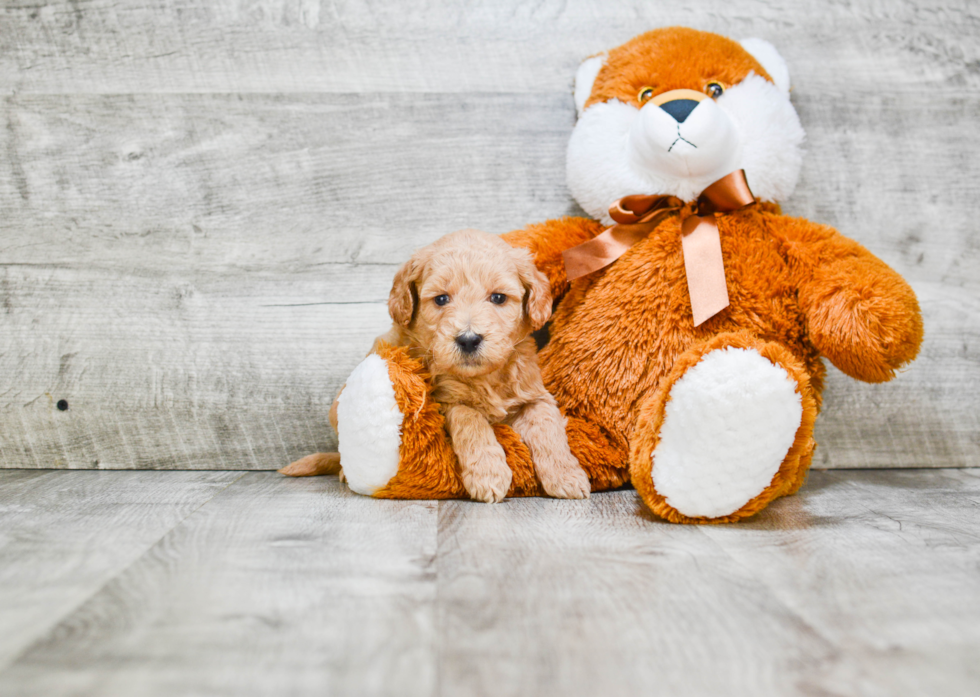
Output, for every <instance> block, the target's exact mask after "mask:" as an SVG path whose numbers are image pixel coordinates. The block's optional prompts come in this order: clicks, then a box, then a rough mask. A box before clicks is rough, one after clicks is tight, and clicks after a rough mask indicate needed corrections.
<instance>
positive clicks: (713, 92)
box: [704, 82, 725, 99]
mask: <svg viewBox="0 0 980 697" xmlns="http://www.w3.org/2000/svg"><path fill="white" fill-rule="evenodd" d="M704 93H705V94H706V95H708V96H709V97H711V98H712V99H718V97H720V96H721V95H722V94H724V93H725V87H724V85H722V84H721V83H720V82H709V83H708V84H707V85H705V86H704Z"/></svg>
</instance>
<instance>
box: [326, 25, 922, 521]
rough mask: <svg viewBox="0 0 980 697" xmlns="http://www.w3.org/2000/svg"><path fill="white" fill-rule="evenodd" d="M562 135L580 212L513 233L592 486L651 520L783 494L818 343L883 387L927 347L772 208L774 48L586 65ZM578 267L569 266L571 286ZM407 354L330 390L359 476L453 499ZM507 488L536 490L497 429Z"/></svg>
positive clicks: (807, 412)
mask: <svg viewBox="0 0 980 697" xmlns="http://www.w3.org/2000/svg"><path fill="white" fill-rule="evenodd" d="M575 102H576V106H577V108H578V112H579V118H578V121H577V123H576V126H575V129H574V131H573V133H572V137H571V141H570V143H569V146H568V160H567V177H568V186H569V189H570V190H571V192H572V195H573V196H574V197H575V199H576V200H577V201H578V202H579V204H580V205H581V206H582V208H583V209H584V210H585V211H586V212H588V213H589V214H590V215H592V216H593V217H594V219H586V218H563V219H560V220H550V221H547V222H544V223H540V224H536V225H531V226H529V227H527V228H525V229H524V230H519V231H515V232H512V233H508V234H507V235H505V236H504V237H505V239H506V240H507V241H508V242H509V243H510V244H513V245H517V246H522V247H526V248H527V249H529V250H530V251H531V253H532V254H533V256H534V260H535V263H536V265H537V267H538V269H539V270H541V271H542V272H543V273H544V274H545V275H546V276H547V277H548V279H549V281H550V283H551V290H552V293H553V295H554V298H555V301H556V303H557V305H556V308H555V312H554V315H553V318H552V322H551V325H550V342H549V343H548V344H547V345H546V346H545V347H544V348H543V349H542V350H541V351H540V353H539V360H540V364H541V369H542V373H543V377H544V381H545V385H546V386H547V388H548V389H549V391H550V392H551V393H552V394H554V396H555V398H556V400H557V402H558V405H559V407H560V409H561V411H562V413H563V414H564V415H565V417H566V418H567V421H568V423H567V429H566V430H567V434H568V441H569V445H570V447H571V449H572V452H573V453H574V454H575V456H576V457H577V458H578V459H579V461H580V463H581V465H582V467H583V468H584V469H585V470H586V472H587V473H588V475H589V477H590V480H591V483H592V490H593V491H601V490H603V489H610V488H613V487H618V486H621V485H623V484H627V483H631V484H632V485H633V486H634V487H636V489H637V491H638V492H639V494H640V495H641V496H642V498H643V500H644V501H645V502H646V504H647V505H648V506H649V507H650V508H651V509H652V510H653V511H654V512H655V513H656V514H657V515H659V516H661V517H663V518H665V519H667V520H670V521H673V522H684V523H703V522H729V521H735V520H738V519H740V518H744V517H746V516H750V515H752V514H754V513H756V512H758V511H759V510H761V509H762V508H763V507H765V506H766V505H767V504H768V503H769V502H770V501H772V500H773V499H775V498H777V497H779V496H783V495H786V494H791V493H793V492H795V491H796V490H797V489H798V488H799V487H800V485H801V484H802V483H803V480H804V478H805V475H806V472H807V469H808V468H809V466H810V462H811V460H812V458H813V451H814V447H815V443H814V440H813V437H812V436H813V424H814V420H815V419H816V416H817V412H818V411H819V409H820V399H821V398H820V394H821V390H822V388H823V379H824V367H823V364H822V363H821V360H820V357H821V355H822V356H825V357H826V358H828V359H829V360H830V361H831V362H832V363H833V364H834V365H836V366H837V367H838V368H840V369H841V370H842V371H843V372H845V373H847V374H848V375H850V376H852V377H854V378H857V379H859V380H864V381H867V382H882V381H885V380H889V379H891V378H892V377H894V375H895V371H896V370H897V369H899V368H900V367H902V366H903V365H905V364H906V363H908V362H909V361H911V360H912V359H913V358H914V357H915V355H916V353H917V352H918V349H919V345H920V343H921V340H922V320H921V316H920V313H919V307H918V303H917V301H916V298H915V295H914V293H913V292H912V290H911V288H909V286H908V285H907V284H906V283H905V282H904V281H903V279H902V278H901V277H900V276H899V275H898V274H897V273H895V272H894V271H893V270H892V269H890V268H889V267H888V266H887V265H885V264H884V263H883V262H882V261H880V260H879V259H877V258H876V257H875V256H873V255H872V254H871V253H870V252H868V251H867V250H866V249H865V248H864V247H862V246H861V245H859V244H857V243H856V242H853V241H851V240H849V239H847V238H845V237H843V236H841V235H840V234H839V233H837V232H836V231H835V230H833V229H831V228H828V227H825V226H822V225H818V224H815V223H811V222H809V221H808V220H804V219H800V218H789V217H786V216H784V215H782V214H781V212H780V209H779V206H778V204H777V203H776V202H777V201H778V200H780V199H782V198H785V197H786V196H789V195H790V193H791V192H792V190H793V188H794V186H795V185H796V180H797V177H798V174H799V169H800V164H801V159H802V151H801V145H802V142H803V139H804V132H803V129H802V127H801V126H800V123H799V120H798V117H797V115H796V111H795V109H794V108H793V106H792V104H791V103H790V100H789V73H788V71H787V69H786V65H785V63H784V62H783V60H782V58H781V57H780V56H779V54H778V53H777V52H776V50H775V49H774V48H773V47H772V46H771V45H770V44H768V43H766V42H764V41H761V40H759V39H749V40H746V41H743V42H741V43H739V42H736V41H732V40H730V39H727V38H724V37H722V36H718V35H715V34H710V33H706V32H700V31H695V30H691V29H685V28H678V27H673V28H666V29H658V30H654V31H651V32H648V33H646V34H642V35H640V36H638V37H636V38H634V39H632V40H631V41H629V42H627V43H626V44H624V45H622V46H620V47H618V48H616V49H613V50H611V51H609V52H608V54H603V55H600V56H595V57H592V58H590V59H588V60H586V61H585V62H584V63H583V64H582V66H581V67H580V68H579V70H578V74H577V76H576V81H575ZM570 279H571V280H570ZM429 390H430V386H429V384H428V383H427V381H426V375H425V372H424V370H423V369H422V367H421V365H420V364H419V363H417V362H416V361H413V360H412V359H411V358H409V356H408V355H407V354H406V353H405V351H404V350H402V349H397V348H393V347H387V346H382V347H380V349H378V350H377V352H376V353H375V354H373V355H372V356H369V357H368V359H366V360H365V361H364V363H362V364H361V365H360V366H358V367H357V368H356V369H355V370H354V372H353V374H352V375H351V377H350V379H349V380H348V382H347V385H346V388H345V390H344V392H343V394H342V396H341V398H340V402H339V413H338V417H339V419H338V424H337V425H338V432H339V436H340V452H341V458H342V460H343V466H344V472H345V474H346V478H347V481H348V483H349V485H350V486H351V488H353V489H355V490H356V491H358V492H359V493H363V494H369V495H373V496H376V497H382V498H455V497H459V498H465V497H466V492H465V490H464V489H463V486H462V483H461V481H460V478H459V475H458V473H457V471H456V464H455V458H454V455H453V452H452V447H451V445H450V444H449V442H448V441H447V437H446V433H445V429H444V426H443V419H442V416H441V414H440V413H439V409H438V406H437V405H435V404H434V403H433V402H432V400H431V398H430V395H429ZM495 431H496V434H497V437H498V440H499V441H500V443H501V444H502V445H503V447H504V449H505V452H506V455H507V460H508V464H510V466H511V467H512V469H513V471H514V478H513V484H512V487H511V491H510V492H509V495H512V496H521V495H541V494H542V492H541V490H540V487H539V485H538V483H537V481H536V480H535V478H534V474H533V472H534V470H533V468H532V466H531V462H530V457H529V453H528V451H527V448H525V447H524V445H523V444H522V443H521V442H520V439H519V438H518V437H517V436H516V434H515V433H514V432H513V431H512V430H510V429H509V428H508V427H506V426H496V427H495Z"/></svg>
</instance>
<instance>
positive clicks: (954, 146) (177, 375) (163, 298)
mask: <svg viewBox="0 0 980 697" xmlns="http://www.w3.org/2000/svg"><path fill="white" fill-rule="evenodd" d="M0 12H2V13H3V14H2V17H3V20H2V21H0V94H2V95H3V96H2V97H0V98H2V99H3V109H2V116H0V118H2V119H3V125H4V128H2V129H0V153H2V156H0V211H2V213H0V240H2V241H0V303H2V304H0V307H2V313H0V413H3V414H4V415H5V419H6V420H7V421H8V423H10V424H12V426H11V427H9V428H5V429H2V432H0V467H31V468H36V467H63V468H164V469H165V468H186V469H207V468H214V467H218V468H229V469H236V468H241V469H272V468H275V467H278V466H281V465H282V464H283V463H285V462H288V461H290V460H292V459H295V458H296V457H298V456H300V455H302V454H305V453H307V452H311V451H314V450H321V449H330V448H333V447H334V446H335V441H334V436H333V434H332V433H331V432H330V429H329V428H328V427H327V425H326V424H327V419H326V416H327V409H328V408H329V404H330V401H331V399H332V397H333V394H334V392H335V390H336V388H337V387H338V386H339V385H340V384H342V382H343V381H344V379H345V378H346V376H347V374H348V373H349V371H350V370H351V369H352V368H353V366H354V365H355V364H356V362H357V360H358V358H359V356H361V355H362V354H363V353H364V352H365V351H366V350H367V348H368V346H369V344H370V341H371V339H372V338H373V337H374V336H375V335H376V334H378V333H380V332H381V331H383V330H384V328H385V325H386V323H387V320H386V318H385V311H384V305H383V300H384V298H385V297H386V296H387V291H388V285H389V283H390V279H391V276H392V275H393V273H394V270H395V269H396V268H397V265H398V264H399V263H401V262H402V261H403V260H404V259H405V258H407V256H408V255H409V253H410V252H411V250H412V249H414V248H416V247H418V246H420V245H422V244H425V243H427V242H429V241H431V240H433V239H435V238H436V237H438V236H440V235H442V234H444V233H446V232H449V231H451V230H454V229H458V228H461V227H467V226H477V227H481V228H483V229H486V230H489V231H491V232H504V231H506V230H509V229H512V228H516V227H520V226H523V225H525V224H527V223H529V222H534V221H539V220H543V219H546V218H549V217H556V216H561V215H566V214H575V213H577V212H579V211H578V209H577V207H576V206H575V204H574V203H573V202H572V200H571V199H570V197H569V195H568V193H567V190H566V188H565V185H564V150H565V146H566V143H567V140H568V136H569V133H570V130H571V127H572V125H573V123H574V108H573V105H572V103H571V99H570V95H569V92H570V85H571V77H572V75H573V73H574V68H575V66H576V65H577V63H578V61H579V60H580V59H581V58H582V57H583V56H585V55H588V54H589V53H592V52H595V51H598V50H601V49H603V48H608V47H610V46H613V45H615V44H617V43H619V42H621V41H623V40H625V39H627V38H629V37H630V36H631V35H633V34H635V33H637V32H639V31H640V30H642V29H646V28H648V27H653V26H662V25H665V24H671V23H682V24H688V25H693V26H699V27H702V28H705V29H713V30H716V31H721V32H723V33H726V34H730V35H733V36H747V35H758V36H762V37H763V38H767V39H769V40H771V41H773V42H774V43H775V44H776V45H777V46H778V48H779V49H780V50H781V51H782V52H783V54H784V56H785V57H786V59H787V61H788V63H789V65H790V69H791V72H792V75H793V79H794V92H793V100H794V102H795V104H796V106H797V108H798V110H799V112H800V116H801V119H802V121H803V123H804V125H805V127H806V128H807V131H808V148H809V153H808V156H807V159H806V161H805V165H804V170H803V177H802V180H801V182H800V185H799V187H798V188H797V192H796V193H795V195H794V196H793V197H792V198H791V199H790V200H788V201H786V202H785V205H784V209H785V211H786V212H787V213H789V214H791V215H801V216H805V217H808V218H810V219H813V220H815V221H819V222H824V223H828V224H831V225H834V226H836V227H838V228H839V229H840V230H841V231H842V232H843V233H844V234H846V235H848V236H851V237H853V238H854V239H857V240H858V241H860V242H862V243H863V244H865V245H866V246H867V247H868V248H869V249H871V250H872V251H873V252H875V253H876V254H878V255H879V256H881V257H882V258H883V259H884V260H885V261H886V262H888V263H889V264H891V265H892V266H894V267H895V268H896V269H897V270H898V271H899V272H900V273H902V274H904V275H905V276H906V277H907V278H908V279H909V280H910V282H911V283H912V285H913V287H914V288H915V290H916V292H917V293H918V294H919V297H920V301H921V304H922V307H923V313H924V316H925V323H926V343H925V345H924V347H923V352H922V355H921V357H920V358H919V360H918V361H917V362H916V363H915V364H913V366H912V367H911V368H909V370H908V371H907V372H906V373H904V374H903V375H901V376H900V377H899V378H898V379H897V380H896V381H894V382H892V383H889V384H886V385H875V386H872V385H865V384H860V383H856V382H854V381H852V380H849V379H847V378H845V377H844V376H842V375H841V374H839V373H837V372H836V371H834V370H831V376H830V380H829V388H828V390H827V393H826V401H825V411H824V413H823V415H822V416H821V418H820V419H819V420H818V425H817V437H818V440H819V442H820V447H819V448H818V450H817V456H816V460H815V466H817V467H825V468H847V467H893V466H903V467H905V466H907V467H920V466H926V467H948V466H969V465H975V464H976V463H977V462H980V437H978V435H977V434H978V433H980V416H978V415H980V396H978V395H980V306H978V301H977V298H978V297H980V280H978V279H980V246H978V245H977V243H976V235H975V221H974V218H975V216H974V213H973V210H972V208H971V207H970V205H969V202H970V201H972V200H974V199H976V198H977V196H978V194H980V185H978V184H977V182H978V181H980V158H978V157H977V153H978V152H980V134H978V133H977V131H976V129H975V128H972V127H971V126H970V124H972V123H973V121H974V117H975V114H976V113H978V112H980V92H978V89H977V88H978V87H980V70H978V69H977V65H980V46H978V45H977V42H976V41H975V40H974V37H975V36H976V32H977V30H978V29H980V16H978V14H980V13H978V12H977V8H976V7H974V6H973V4H971V3H969V2H963V1H958V0H943V1H942V2H939V3H931V4H930V5H928V6H922V5H920V4H919V3H915V2H910V1H903V2H888V3H884V2H868V3H835V4H831V5H828V6H819V7H818V6H811V5H809V4H807V3H803V2H791V3H787V4H785V6H781V7H777V6H774V5H772V4H771V3H767V2H746V3H742V4H740V5H739V6H738V7H737V8H735V7H732V6H731V4H730V3H722V2H720V1H718V0H706V1H705V2H702V3H699V4H698V5H697V6H696V7H693V8H688V7H683V8H681V7H678V8H670V7H664V6H662V5H659V4H654V5H651V4H649V3H642V2H620V3H607V2H598V0H596V1H591V0H582V1H579V2H572V3H559V2H553V1H552V0H546V1H545V2H542V3H536V4H534V5H525V4H521V3H516V2H510V1H508V2H502V3H492V4H489V5H486V6H480V7H474V6H471V5H470V4H468V3H456V2H450V3H436V4H424V3H423V4H422V5H419V4H417V3H411V4H409V3H385V4H384V5H383V6H381V5H376V4H373V3H367V4H365V3H332V4H330V5H329V6H328V5H321V4H319V3H312V2H278V1H275V0H255V1H253V2H248V3H237V2H235V3H232V2H218V3H205V2H200V1H199V0H181V1H180V2H175V1H173V0H146V1H145V2H140V3H133V4H126V3H119V2H117V1H114V0H96V1H95V2H90V3H85V4H78V3H62V2H54V3H48V4H43V5H37V4H32V3H28V4H24V5H20V4H15V5H8V6H6V7H4V8H3V10H0ZM60 399H65V400H67V402H68V403H69V405H70V409H69V411H67V412H60V411H58V410H57V409H55V408H54V404H55V403H57V401H58V400H60Z"/></svg>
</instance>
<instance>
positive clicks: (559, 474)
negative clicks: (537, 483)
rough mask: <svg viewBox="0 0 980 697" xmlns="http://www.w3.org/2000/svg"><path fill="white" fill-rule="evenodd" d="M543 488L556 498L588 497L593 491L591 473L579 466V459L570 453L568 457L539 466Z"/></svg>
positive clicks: (538, 470)
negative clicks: (588, 473)
mask: <svg viewBox="0 0 980 697" xmlns="http://www.w3.org/2000/svg"><path fill="white" fill-rule="evenodd" d="M535 470H536V471H537V473H538V479H540V480H541V488H542V489H544V491H545V493H546V494H548V496H553V497H554V498H556V499H587V498H589V494H590V493H592V485H591V484H590V483H589V475H587V474H586V473H585V470H583V469H582V468H581V466H579V464H578V461H577V460H576V459H575V458H574V457H573V456H572V455H571V454H569V457H568V459H563V460H562V461H559V462H552V463H549V464H548V465H545V466H537V465H536V467H535Z"/></svg>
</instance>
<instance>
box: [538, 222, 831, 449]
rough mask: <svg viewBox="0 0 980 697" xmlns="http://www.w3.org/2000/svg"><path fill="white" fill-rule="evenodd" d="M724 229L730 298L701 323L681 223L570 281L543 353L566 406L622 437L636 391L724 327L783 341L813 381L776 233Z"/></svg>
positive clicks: (653, 383)
mask: <svg viewBox="0 0 980 697" xmlns="http://www.w3.org/2000/svg"><path fill="white" fill-rule="evenodd" d="M726 227H727V228H729V229H726ZM665 228H666V229H665ZM731 228H734V229H731ZM721 232H722V252H723V256H724V258H725V276H726V282H727V285H728V293H729V300H730V303H731V304H730V305H729V307H728V308H726V309H725V310H723V311H722V312H720V313H719V314H718V315H716V316H715V317H713V318H711V319H709V320H708V321H707V322H705V323H703V324H702V325H701V326H699V327H697V328H695V327H694V326H693V321H692V318H691V305H690V297H689V295H688V290H687V279H686V276H685V272H684V259H683V256H682V253H681V246H680V231H679V225H677V226H670V225H662V226H661V227H660V228H658V230H656V231H655V232H654V233H652V234H651V236H650V237H648V238H647V239H646V240H644V241H643V242H640V243H639V244H637V245H636V246H634V247H633V248H632V249H630V250H629V251H628V252H627V253H626V254H625V255H624V256H623V257H621V258H620V259H619V260H618V261H616V262H614V263H613V264H612V265H611V266H609V267H607V268H606V269H604V270H602V271H599V272H596V273H595V274H593V275H591V276H588V277H586V278H583V279H580V280H579V281H576V282H575V283H574V284H573V286H572V289H571V290H570V291H569V293H568V294H567V295H566V296H565V298H563V299H562V302H561V303H560V304H559V306H558V309H557V310H556V312H555V315H554V317H553V319H552V324H551V329H550V335H551V340H550V342H549V344H548V345H547V346H546V347H545V348H544V349H542V351H541V353H540V362H541V367H542V372H543V376H544V380H545V385H546V387H547V388H548V389H549V390H550V391H551V392H552V394H554V395H555V398H556V399H557V401H558V403H559V405H560V406H561V408H562V410H563V411H564V412H565V413H566V414H567V415H570V416H578V417H580V418H584V419H586V420H589V421H592V422H594V423H596V424H598V425H600V426H602V427H603V428H604V429H605V430H606V431H607V433H609V434H610V436H612V437H613V438H614V440H616V441H619V443H618V444H619V445H620V446H621V447H622V446H625V444H626V442H627V439H628V436H629V434H630V433H631V432H632V429H633V424H634V422H635V409H636V407H637V404H638V401H639V399H640V398H641V397H643V396H644V395H646V394H648V393H651V391H652V390H655V389H656V388H657V385H658V383H659V382H660V380H661V379H662V378H663V377H664V376H665V375H667V373H669V372H670V369H671V367H672V366H673V364H674V361H675V360H676V358H677V357H678V355H680V354H681V353H683V352H684V351H686V350H687V349H689V348H691V347H692V346H694V345H696V344H698V343H700V342H702V341H705V340H707V339H709V338H710V337H712V336H715V335H717V334H720V333H722V332H731V331H748V332H751V333H752V334H753V335H755V336H757V337H759V338H762V339H765V340H767V341H778V342H780V343H782V344H784V345H786V346H787V347H788V348H789V349H790V350H791V351H792V352H793V353H794V354H796V355H797V356H798V357H799V358H800V359H801V360H802V361H803V363H804V365H806V366H807V367H808V368H812V372H816V373H818V374H816V375H814V377H815V378H816V380H817V381H818V382H819V378H820V374H819V373H822V366H821V365H820V362H819V358H818V356H817V354H816V351H815V349H814V348H813V346H812V345H811V344H810V343H809V341H807V339H806V336H805V329H804V327H805V323H804V320H803V316H802V313H801V311H800V309H799V306H798V304H797V301H796V287H795V285H794V284H793V283H792V279H791V277H790V271H789V268H788V266H787V264H786V262H785V260H784V259H783V258H782V257H781V256H780V255H779V253H778V248H777V244H776V242H775V240H773V239H772V238H771V237H769V236H768V234H767V233H765V231H764V230H759V229H753V228H750V227H746V226H743V227H738V226H732V225H727V226H722V228H721Z"/></svg>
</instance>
